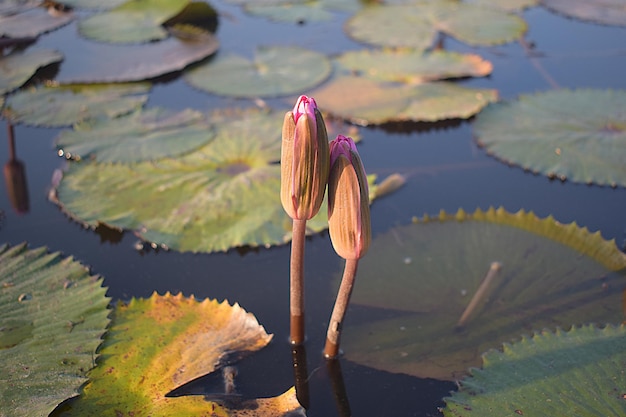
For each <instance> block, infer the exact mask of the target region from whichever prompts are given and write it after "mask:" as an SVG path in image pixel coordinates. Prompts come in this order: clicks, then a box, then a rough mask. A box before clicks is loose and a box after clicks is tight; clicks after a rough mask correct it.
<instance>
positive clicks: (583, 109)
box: [473, 89, 626, 187]
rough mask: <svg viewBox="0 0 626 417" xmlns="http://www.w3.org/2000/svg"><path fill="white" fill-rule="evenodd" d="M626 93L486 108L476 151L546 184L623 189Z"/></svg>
mask: <svg viewBox="0 0 626 417" xmlns="http://www.w3.org/2000/svg"><path fill="white" fill-rule="evenodd" d="M624 108H626V91H623V90H594V89H579V90H566V89H563V90H556V91H547V92H542V93H536V94H530V95H521V96H520V97H518V99H517V100H513V101H509V102H501V103H496V104H493V105H490V106H489V107H487V108H486V109H485V110H484V111H483V112H482V113H481V114H480V115H479V116H478V117H477V118H476V122H475V123H474V125H473V127H474V134H475V136H476V141H477V142H478V144H479V145H481V146H484V147H485V149H486V150H487V152H488V153H490V154H493V155H494V156H495V157H497V158H499V159H501V160H504V161H506V162H508V163H511V164H515V165H519V166H521V167H523V168H524V169H527V170H530V171H532V172H535V173H542V174H544V175H547V176H548V177H550V178H558V179H561V180H571V181H574V182H582V183H587V184H591V183H593V184H599V185H609V186H612V187H616V186H621V187H626V164H624V161H625V160H626V113H624V111H623V109H624Z"/></svg>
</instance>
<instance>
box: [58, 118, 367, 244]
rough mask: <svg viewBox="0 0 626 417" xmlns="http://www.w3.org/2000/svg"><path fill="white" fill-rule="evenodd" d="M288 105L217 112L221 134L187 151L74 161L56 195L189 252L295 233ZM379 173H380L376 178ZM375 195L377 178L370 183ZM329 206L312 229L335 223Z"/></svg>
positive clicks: (88, 218) (282, 239)
mask: <svg viewBox="0 0 626 417" xmlns="http://www.w3.org/2000/svg"><path fill="white" fill-rule="evenodd" d="M283 115H284V113H276V112H273V111H258V110H246V111H242V110H230V111H222V112H218V113H213V114H211V116H210V120H211V122H212V124H213V127H214V128H215V132H216V137H215V139H213V140H212V141H210V142H209V143H208V144H206V145H205V146H202V147H200V148H198V149H195V150H194V151H192V152H189V153H187V154H184V155H181V156H178V157H175V158H174V157H172V158H162V159H159V160H156V161H151V162H138V163H133V164H119V163H108V164H103V163H98V162H97V161H91V162H88V161H81V162H80V163H73V162H72V163H70V164H69V166H68V168H67V170H66V172H65V173H64V175H63V179H62V180H61V182H60V183H59V184H58V185H57V186H56V189H55V192H56V193H55V194H54V195H53V199H54V200H55V201H56V202H58V204H60V205H61V206H62V208H63V210H64V211H66V212H67V213H68V214H69V215H70V216H71V217H73V218H75V219H76V220H78V221H80V222H81V223H83V224H85V225H87V226H89V227H97V226H98V225H99V224H106V225H108V226H109V227H111V228H115V229H129V230H132V231H134V232H135V234H137V235H138V236H139V237H140V238H141V239H143V240H146V241H148V242H151V243H153V244H154V245H159V246H161V247H166V248H170V249H173V250H177V251H182V252H186V251H189V252H218V251H226V250H228V249H230V248H235V247H239V246H251V247H258V246H266V247H269V246H271V245H279V244H283V243H286V242H288V241H290V240H291V219H290V218H289V217H288V216H287V215H286V214H285V212H284V210H283V208H282V205H281V204H280V197H279V196H280V167H279V165H278V161H279V160H280V146H281V137H280V132H281V127H282V121H283ZM372 181H373V178H372ZM371 195H372V197H374V196H375V195H376V186H375V185H374V184H373V183H372V184H371ZM326 219H327V217H326V208H325V206H324V207H323V208H322V209H321V210H320V213H319V214H318V216H316V217H315V218H314V219H312V220H311V221H309V222H307V227H308V232H309V233H317V232H320V231H322V230H325V229H326V228H327V227H328V223H327V220H326Z"/></svg>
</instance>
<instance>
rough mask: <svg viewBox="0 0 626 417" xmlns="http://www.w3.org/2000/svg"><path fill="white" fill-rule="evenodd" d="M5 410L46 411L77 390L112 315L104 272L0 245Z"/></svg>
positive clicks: (12, 413) (0, 387) (0, 395)
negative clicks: (100, 274) (95, 273)
mask: <svg viewBox="0 0 626 417" xmlns="http://www.w3.org/2000/svg"><path fill="white" fill-rule="evenodd" d="M0 265H2V267H1V268H0V410H2V415H3V416H6V417H17V416H35V415H37V416H44V415H45V416H47V415H48V414H50V412H52V410H53V409H54V408H55V407H56V406H57V405H58V404H59V403H60V402H62V401H64V400H65V399H66V398H69V397H72V396H75V395H77V394H78V389H79V387H80V386H81V385H82V384H83V383H84V382H85V381H86V380H87V377H86V375H87V371H89V370H90V369H91V368H92V367H93V366H94V363H95V360H96V358H97V356H98V355H97V354H96V348H97V347H98V346H99V345H100V343H101V342H102V339H101V336H102V334H103V333H104V332H105V329H106V326H107V324H108V322H109V319H108V317H107V316H108V314H109V312H110V310H108V309H107V306H108V304H109V299H108V298H107V297H106V296H105V293H106V288H103V287H102V279H100V278H98V277H96V276H92V275H90V273H89V269H88V268H87V267H85V266H83V265H81V264H80V263H78V262H76V261H75V260H73V259H72V258H65V257H63V256H62V255H61V254H59V253H48V251H47V250H46V248H38V249H28V248H27V247H26V244H21V245H17V246H13V247H9V246H7V245H2V246H0Z"/></svg>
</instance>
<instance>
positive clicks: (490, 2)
mask: <svg viewBox="0 0 626 417" xmlns="http://www.w3.org/2000/svg"><path fill="white" fill-rule="evenodd" d="M467 3H469V4H476V5H480V6H485V7H493V8H497V9H502V10H506V11H509V12H515V11H519V10H523V9H526V8H528V7H533V6H536V5H537V4H539V0H469V1H467Z"/></svg>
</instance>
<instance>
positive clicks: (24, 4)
mask: <svg viewBox="0 0 626 417" xmlns="http://www.w3.org/2000/svg"><path fill="white" fill-rule="evenodd" d="M40 4H41V1H40V0H4V1H3V2H2V3H0V16H10V15H13V14H18V13H22V12H25V11H26V10H30V9H34V8H36V7H38V6H39V5H40Z"/></svg>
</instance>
